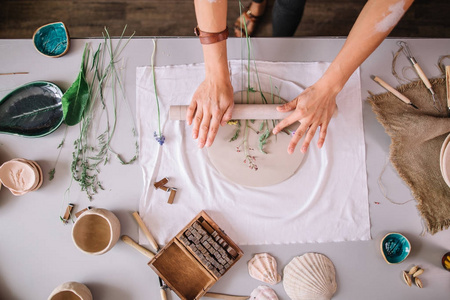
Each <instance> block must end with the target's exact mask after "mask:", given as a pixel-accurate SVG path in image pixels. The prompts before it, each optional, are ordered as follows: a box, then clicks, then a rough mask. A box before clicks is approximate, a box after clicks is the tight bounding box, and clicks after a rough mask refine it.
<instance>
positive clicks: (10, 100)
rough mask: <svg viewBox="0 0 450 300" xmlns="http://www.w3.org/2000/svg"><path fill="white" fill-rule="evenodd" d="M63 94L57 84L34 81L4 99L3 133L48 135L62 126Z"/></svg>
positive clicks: (0, 125) (1, 112)
mask: <svg viewBox="0 0 450 300" xmlns="http://www.w3.org/2000/svg"><path fill="white" fill-rule="evenodd" d="M62 95H63V93H62V92H61V89H60V88H59V87H58V86H57V85H56V84H54V83H51V82H46V81H35V82H30V83H27V84H25V85H22V86H21V87H19V88H17V89H15V90H14V91H12V92H11V93H9V94H8V95H6V96H5V97H4V98H3V99H2V100H0V133H6V134H13V135H19V136H25V137H42V136H46V135H48V134H50V133H52V132H53V131H55V130H56V129H58V127H59V126H60V125H61V123H62V122H63V111H62V104H61V98H62Z"/></svg>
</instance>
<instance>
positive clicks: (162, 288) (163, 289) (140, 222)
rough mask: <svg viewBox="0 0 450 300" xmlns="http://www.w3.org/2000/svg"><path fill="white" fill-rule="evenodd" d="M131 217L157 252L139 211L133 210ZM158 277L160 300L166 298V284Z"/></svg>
mask: <svg viewBox="0 0 450 300" xmlns="http://www.w3.org/2000/svg"><path fill="white" fill-rule="evenodd" d="M133 217H134V219H135V220H136V222H137V223H138V225H139V228H141V230H142V231H143V232H144V235H145V236H146V237H147V240H148V242H149V243H150V245H152V247H153V249H155V250H156V252H158V251H159V246H158V243H157V242H156V241H155V238H154V237H153V235H152V234H151V233H150V230H148V228H147V226H145V223H144V221H143V220H142V218H141V216H139V213H138V212H137V211H135V212H134V213H133ZM158 278H159V286H160V293H161V299H162V300H167V294H166V288H167V285H166V284H164V282H163V281H162V279H161V277H158Z"/></svg>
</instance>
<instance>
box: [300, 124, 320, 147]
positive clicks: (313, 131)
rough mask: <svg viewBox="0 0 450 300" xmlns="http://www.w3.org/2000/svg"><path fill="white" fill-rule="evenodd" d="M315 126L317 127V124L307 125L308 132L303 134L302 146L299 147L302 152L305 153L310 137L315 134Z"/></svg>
mask: <svg viewBox="0 0 450 300" xmlns="http://www.w3.org/2000/svg"><path fill="white" fill-rule="evenodd" d="M317 127H318V126H317V125H311V127H309V129H308V132H307V133H306V136H305V140H304V141H303V145H302V148H301V149H300V151H302V153H306V151H307V150H308V147H309V144H310V143H311V140H312V138H313V137H314V135H315V134H316V130H317Z"/></svg>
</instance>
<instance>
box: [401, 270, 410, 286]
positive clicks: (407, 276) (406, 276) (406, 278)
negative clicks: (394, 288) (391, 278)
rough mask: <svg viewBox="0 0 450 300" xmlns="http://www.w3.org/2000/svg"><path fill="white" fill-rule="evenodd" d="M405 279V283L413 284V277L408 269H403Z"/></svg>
mask: <svg viewBox="0 0 450 300" xmlns="http://www.w3.org/2000/svg"><path fill="white" fill-rule="evenodd" d="M403 280H404V281H405V283H406V284H407V285H408V286H411V284H412V281H411V277H410V276H409V274H408V273H407V272H406V271H403Z"/></svg>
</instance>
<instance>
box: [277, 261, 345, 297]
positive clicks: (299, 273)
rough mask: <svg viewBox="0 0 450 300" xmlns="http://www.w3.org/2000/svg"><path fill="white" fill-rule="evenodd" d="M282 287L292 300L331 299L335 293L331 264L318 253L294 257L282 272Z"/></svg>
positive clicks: (334, 274) (335, 286)
mask: <svg viewBox="0 0 450 300" xmlns="http://www.w3.org/2000/svg"><path fill="white" fill-rule="evenodd" d="M283 278H284V280H283V286H284V290H285V291H286V294H288V296H289V297H290V298H291V299H292V300H306V299H308V300H313V299H320V300H326V299H331V297H332V296H333V294H334V293H335V292H336V289H337V284H336V270H335V268H334V265H333V262H332V261H331V260H330V259H329V258H328V257H326V256H325V255H323V254H320V253H306V254H304V255H302V256H297V257H294V259H292V260H291V262H290V263H289V264H288V265H287V266H286V267H285V268H284V271H283Z"/></svg>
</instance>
